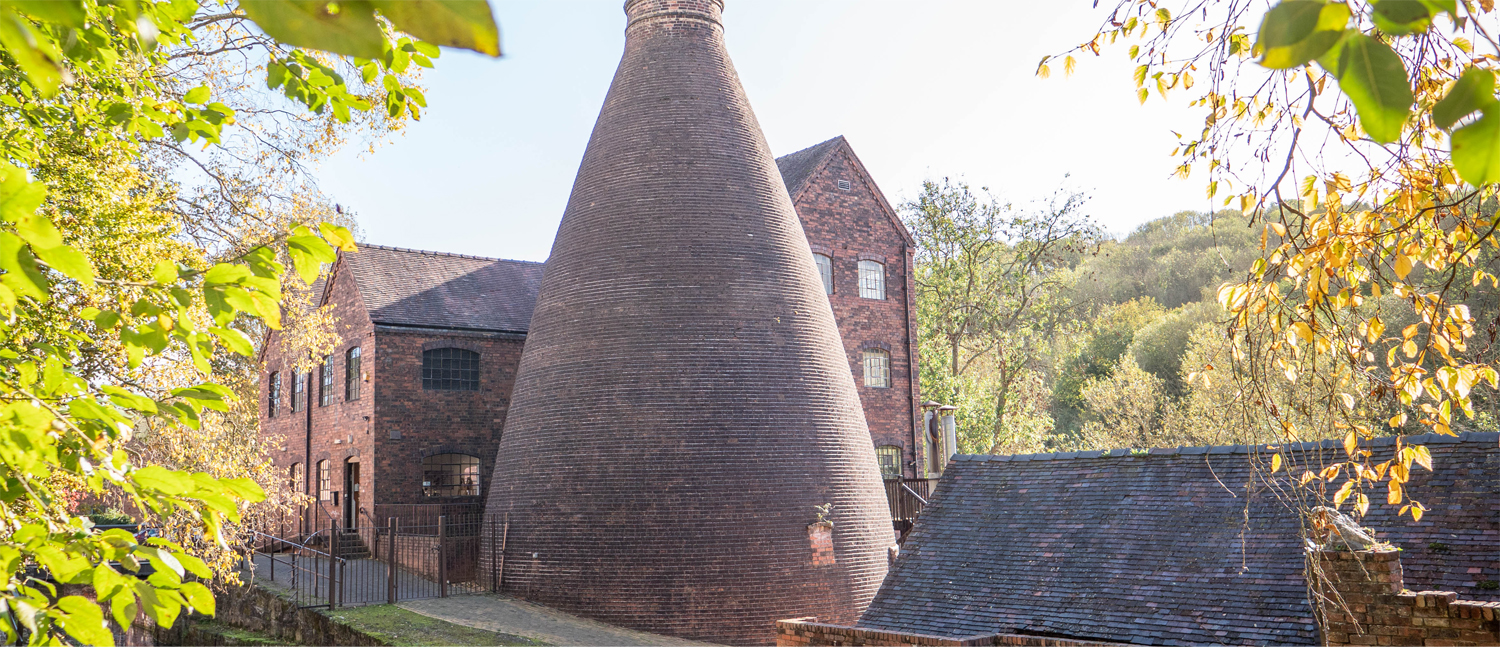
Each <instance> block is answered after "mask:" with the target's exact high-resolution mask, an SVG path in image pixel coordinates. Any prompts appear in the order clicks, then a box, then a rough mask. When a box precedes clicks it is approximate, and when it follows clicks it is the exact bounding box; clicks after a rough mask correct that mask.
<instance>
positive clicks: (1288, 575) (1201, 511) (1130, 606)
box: [859, 433, 1500, 644]
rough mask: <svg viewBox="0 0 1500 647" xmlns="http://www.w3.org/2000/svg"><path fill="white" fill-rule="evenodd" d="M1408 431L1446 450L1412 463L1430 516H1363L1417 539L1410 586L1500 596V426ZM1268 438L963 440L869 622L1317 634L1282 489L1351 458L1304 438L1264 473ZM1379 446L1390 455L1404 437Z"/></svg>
mask: <svg viewBox="0 0 1500 647" xmlns="http://www.w3.org/2000/svg"><path fill="white" fill-rule="evenodd" d="M1405 442H1406V443H1407V444H1425V445H1427V446H1428V447H1429V449H1430V450H1431V452H1432V456H1433V462H1434V466H1435V467H1436V469H1437V471H1436V472H1434V473H1429V472H1427V471H1426V470H1424V469H1422V468H1420V467H1415V466H1414V467H1413V468H1412V471H1413V481H1412V483H1411V486H1410V492H1411V494H1412V496H1414V497H1415V498H1416V499H1417V500H1419V501H1421V502H1423V503H1424V504H1425V505H1426V506H1427V507H1428V508H1429V509H1430V511H1429V512H1427V513H1426V515H1425V516H1424V517H1423V518H1422V521H1421V522H1420V523H1415V522H1412V521H1411V518H1410V517H1403V518H1402V519H1401V520H1397V519H1396V518H1395V512H1396V510H1394V509H1392V508H1391V507H1388V506H1386V505H1385V504H1384V503H1383V499H1384V497H1383V496H1379V497H1374V496H1372V498H1375V499H1377V502H1375V503H1372V505H1371V507H1370V514H1369V515H1368V516H1367V517H1366V518H1365V519H1364V521H1363V522H1362V523H1363V525H1365V526H1369V527H1372V528H1375V529H1376V530H1377V531H1380V536H1381V537H1382V538H1383V539H1385V540H1387V541H1391V542H1393V543H1395V544H1396V545H1397V546H1399V547H1401V548H1402V549H1403V550H1404V552H1403V554H1402V562H1403V567H1404V569H1405V581H1406V586H1407V587H1408V588H1410V589H1413V590H1422V589H1441V590H1448V591H1456V592H1458V594H1459V597H1460V598H1462V599H1471V600H1483V601H1496V600H1500V591H1495V590H1490V589H1480V588H1478V583H1479V582H1481V581H1486V580H1488V581H1495V580H1500V434H1496V433H1469V434H1465V435H1464V436H1462V437H1461V438H1454V437H1450V436H1435V435H1428V436H1417V437H1407V438H1406V439H1405ZM1257 450H1260V451H1263V448H1257V447H1253V446H1244V445H1241V446H1231V447H1191V448H1180V449H1165V450H1163V449H1155V450H1151V453H1150V454H1149V455H1141V456H1103V457H1101V456H1100V453H1099V452H1082V453H1064V454H1034V455H1017V456H956V457H954V462H953V463H952V464H951V465H950V466H949V467H948V469H947V471H946V472H945V473H944V475H943V478H942V481H941V483H940V484H939V486H938V487H937V491H936V492H935V494H934V500H933V501H932V504H931V505H930V506H928V507H927V509H926V510H924V511H923V512H922V516H921V518H920V519H919V521H918V522H917V524H916V528H915V529H914V530H913V532H912V534H911V535H910V537H909V538H908V539H907V541H906V544H905V546H904V547H903V549H902V551H901V556H900V558H899V559H898V560H897V562H896V564H895V566H894V567H893V568H892V570H891V573H890V575H889V576H888V577H887V578H886V581H885V583H884V585H883V586H882V587H881V589H880V593H879V594H877V595H876V597H875V600H874V602H872V603H871V605H870V607H869V609H868V610H867V611H866V612H865V614H864V616H863V617H862V618H861V619H860V622H859V626H860V627H869V628H874V629H885V630H893V631H907V632H916V633H927V634H937V635H944V636H954V637H957V636H968V635H974V634H981V633H1012V632H1014V633H1035V632H1043V633H1047V634H1052V635H1065V636H1071V637H1077V638H1094V639H1101V640H1110V641H1119V642H1133V643H1139V644H1199V643H1223V644H1266V643H1271V644H1315V643H1316V642H1317V634H1316V626H1315V624H1314V621H1313V617H1312V614H1311V611H1310V608H1309V607H1308V605H1307V602H1306V599H1307V592H1306V588H1305V584H1304V580H1303V577H1302V567H1303V548H1302V547H1301V539H1300V538H1299V534H1298V521H1297V518H1296V517H1295V516H1294V515H1293V514H1292V513H1291V512H1290V511H1289V510H1288V509H1287V508H1286V507H1285V506H1284V505H1282V504H1281V503H1280V501H1278V496H1285V495H1286V494H1287V493H1288V492H1290V491H1291V490H1290V489H1289V488H1288V487H1287V486H1288V483H1287V481H1286V479H1287V478H1289V475H1297V474H1300V472H1301V470H1302V469H1304V468H1303V467H1302V466H1312V467H1313V468H1314V469H1318V468H1320V467H1321V466H1322V465H1323V464H1324V462H1325V461H1326V462H1327V463H1333V462H1337V461H1338V460H1339V459H1340V458H1341V457H1342V454H1343V449H1342V448H1341V447H1336V446H1335V445H1334V444H1333V443H1331V442H1329V443H1322V444H1317V443H1307V444H1301V445H1293V446H1291V447H1289V448H1288V450H1286V451H1285V452H1284V454H1285V455H1288V456H1289V457H1290V458H1291V459H1292V460H1291V461H1289V463H1290V464H1291V465H1292V467H1291V469H1288V470H1286V471H1283V472H1282V473H1281V474H1280V475H1278V476H1277V477H1275V478H1273V479H1272V480H1270V481H1267V480H1264V479H1261V478H1259V477H1256V476H1254V475H1253V474H1252V471H1251V469H1250V461H1249V459H1250V458H1251V457H1250V456H1249V454H1250V453H1251V452H1252V451H1257ZM1375 452H1376V453H1375V458H1376V459H1377V460H1384V459H1386V458H1389V457H1390V456H1391V455H1392V454H1393V452H1394V448H1393V439H1389V438H1386V439H1379V440H1377V445H1376V448H1375ZM1115 453H1116V454H1119V453H1122V452H1120V450H1116V452H1115ZM1221 483H1222V485H1221ZM1247 483H1249V484H1251V485H1252V486H1253V487H1251V488H1250V489H1249V490H1248V491H1247V488H1246V484H1247ZM1372 494H1381V495H1383V494H1384V488H1381V490H1380V491H1379V492H1375V493H1372ZM1347 508H1348V505H1346V506H1345V509H1347ZM1247 511H1248V523H1247V522H1246V518H1247ZM1242 533H1243V534H1242ZM1242 538H1243V540H1244V541H1243V542H1242V541H1241V539H1242Z"/></svg>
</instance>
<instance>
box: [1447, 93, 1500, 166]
mask: <svg viewBox="0 0 1500 647" xmlns="http://www.w3.org/2000/svg"><path fill="white" fill-rule="evenodd" d="M1492 100H1493V99H1492ZM1452 142H1453V168H1455V169H1457V170H1458V174H1459V177H1462V178H1463V180H1464V181H1465V182H1468V183H1469V184H1472V185H1474V186H1480V185H1483V184H1493V183H1496V182H1500V110H1496V109H1495V108H1494V107H1493V106H1491V107H1490V109H1488V110H1485V111H1484V116H1482V117H1480V118H1479V119H1478V120H1477V121H1475V122H1474V123H1471V124H1469V125H1467V126H1464V127H1463V128H1459V129H1458V130H1455V131H1453V135H1452Z"/></svg>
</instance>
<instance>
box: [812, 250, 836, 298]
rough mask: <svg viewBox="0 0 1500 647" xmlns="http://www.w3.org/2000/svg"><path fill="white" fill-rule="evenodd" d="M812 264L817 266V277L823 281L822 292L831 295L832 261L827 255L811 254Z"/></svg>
mask: <svg viewBox="0 0 1500 647" xmlns="http://www.w3.org/2000/svg"><path fill="white" fill-rule="evenodd" d="M813 262H815V263H817V264H818V276H819V277H821V278H822V279H823V292H824V293H825V294H833V259H832V258H829V257H828V255H827V254H813Z"/></svg>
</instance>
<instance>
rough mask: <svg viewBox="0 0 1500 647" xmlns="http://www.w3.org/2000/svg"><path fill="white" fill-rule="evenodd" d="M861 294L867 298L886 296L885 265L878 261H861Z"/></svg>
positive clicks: (882, 297)
mask: <svg viewBox="0 0 1500 647" xmlns="http://www.w3.org/2000/svg"><path fill="white" fill-rule="evenodd" d="M859 296H861V297H864V298H866V299H884V298H885V265H883V264H881V263H880V262H878V261H860V262H859Z"/></svg>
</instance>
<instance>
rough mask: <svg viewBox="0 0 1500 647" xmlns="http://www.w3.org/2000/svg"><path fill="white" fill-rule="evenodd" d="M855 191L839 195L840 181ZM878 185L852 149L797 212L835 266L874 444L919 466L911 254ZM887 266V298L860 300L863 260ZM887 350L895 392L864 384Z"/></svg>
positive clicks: (807, 193)
mask: <svg viewBox="0 0 1500 647" xmlns="http://www.w3.org/2000/svg"><path fill="white" fill-rule="evenodd" d="M841 180H842V181H845V182H848V186H849V189H847V190H845V189H841V188H839V181H841ZM879 191H880V190H879V189H878V188H876V186H875V183H874V181H873V180H872V179H871V178H870V177H869V176H868V175H867V174H865V172H864V170H863V168H862V166H861V165H860V164H859V163H858V161H857V160H856V159H855V158H854V157H853V153H852V152H851V151H850V150H849V149H848V147H847V146H843V145H841V146H840V147H839V149H838V150H836V151H835V152H833V153H832V154H830V155H829V158H828V160H827V162H826V163H825V164H824V165H823V167H822V169H821V170H819V171H818V172H817V173H815V174H813V175H812V176H811V177H809V178H808V180H807V183H806V184H805V185H804V187H803V188H802V189H801V191H799V193H798V194H797V195H796V196H793V197H794V199H795V202H794V205H795V207H796V210H797V216H798V217H799V218H800V219H801V220H802V228H803V230H804V231H806V232H807V241H808V243H809V244H810V245H811V246H812V248H813V250H814V251H815V252H817V253H820V254H825V255H827V256H829V257H830V258H831V259H832V260H833V283H834V290H833V294H831V295H829V302H830V304H831V305H832V306H833V315H834V318H835V319H837V321H838V327H839V335H840V336H841V337H843V340H844V349H845V351H846V352H847V353H848V355H849V370H850V371H851V372H853V374H854V383H855V386H856V388H858V390H859V398H860V402H861V403H862V404H863V405H864V412H865V421H866V422H867V423H868V424H869V426H870V436H871V439H872V440H873V441H874V443H875V445H877V446H879V445H896V446H898V447H901V448H902V460H901V463H902V466H903V469H906V470H907V475H908V476H913V477H916V476H920V475H917V474H912V473H911V472H910V468H906V467H905V464H906V463H907V462H908V461H913V460H916V461H918V464H919V465H921V464H922V463H921V461H920V460H919V458H918V456H917V454H916V452H917V451H918V450H917V447H918V444H917V443H916V442H915V441H914V439H913V437H912V433H913V429H916V428H917V427H918V426H919V422H918V415H919V414H918V403H917V388H916V387H917V385H916V383H915V382H914V380H915V379H916V376H917V367H916V366H915V356H914V354H913V353H912V348H911V345H910V340H911V339H912V338H913V337H915V335H916V330H915V327H914V326H915V319H914V318H912V317H913V315H914V314H915V313H913V312H911V310H913V309H914V308H913V283H912V281H913V278H912V276H911V272H910V268H911V267H912V258H911V254H912V253H913V250H912V248H911V246H910V245H908V244H907V242H906V235H905V232H904V231H903V230H902V229H901V228H900V226H899V225H898V224H897V223H896V222H894V221H893V220H892V218H893V217H894V214H892V213H890V212H889V208H888V207H887V205H886V204H885V201H884V200H883V199H882V198H881V197H880V194H879ZM861 259H869V260H874V261H877V262H880V263H883V264H884V265H885V299H884V300H876V299H865V298H862V297H860V296H859V261H860V260H861ZM871 347H876V348H881V349H883V350H886V351H889V352H890V354H891V384H890V387H889V388H871V387H867V386H865V384H864V379H863V367H862V365H861V361H862V358H863V355H864V350H865V349H866V348H871Z"/></svg>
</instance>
